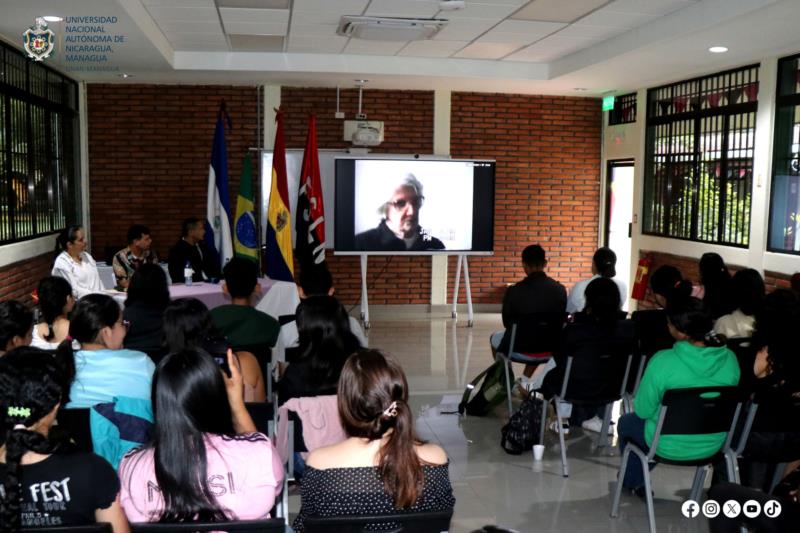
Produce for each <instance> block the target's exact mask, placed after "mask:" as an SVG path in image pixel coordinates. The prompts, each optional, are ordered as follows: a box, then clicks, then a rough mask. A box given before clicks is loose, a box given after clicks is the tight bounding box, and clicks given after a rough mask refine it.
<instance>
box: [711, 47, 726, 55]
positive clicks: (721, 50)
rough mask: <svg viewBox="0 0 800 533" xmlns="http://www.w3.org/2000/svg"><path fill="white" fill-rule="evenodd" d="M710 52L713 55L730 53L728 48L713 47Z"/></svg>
mask: <svg viewBox="0 0 800 533" xmlns="http://www.w3.org/2000/svg"><path fill="white" fill-rule="evenodd" d="M708 51H709V52H711V53H712V54H723V53H725V52H727V51H728V47H727V46H712V47H711V48H709V49H708Z"/></svg>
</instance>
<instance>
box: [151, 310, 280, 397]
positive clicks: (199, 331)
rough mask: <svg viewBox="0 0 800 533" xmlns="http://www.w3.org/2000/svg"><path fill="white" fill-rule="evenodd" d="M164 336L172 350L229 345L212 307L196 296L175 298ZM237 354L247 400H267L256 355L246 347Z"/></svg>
mask: <svg viewBox="0 0 800 533" xmlns="http://www.w3.org/2000/svg"><path fill="white" fill-rule="evenodd" d="M164 339H165V343H166V347H167V350H168V351H169V352H170V353H172V352H178V351H181V350H186V349H190V348H204V349H207V350H209V349H212V346H219V345H220V344H222V345H225V347H227V346H228V345H229V343H228V341H227V339H225V337H224V336H223V335H222V334H221V333H220V332H219V331H218V330H217V328H216V327H215V326H214V321H213V319H212V318H211V313H210V312H209V311H208V307H206V305H205V304H204V303H203V302H201V301H200V300H198V299H196V298H179V299H177V300H173V301H172V302H170V304H169V305H168V306H167V307H166V309H164ZM212 355H214V356H219V355H220V354H212ZM234 355H235V357H236V362H237V363H238V366H239V370H240V371H241V373H242V378H243V379H244V400H245V401H247V402H263V401H266V399H267V393H266V390H265V386H264V375H263V373H262V372H261V366H260V365H259V364H258V359H256V356H255V355H253V354H252V353H250V352H245V351H238V352H236V353H235V354H234Z"/></svg>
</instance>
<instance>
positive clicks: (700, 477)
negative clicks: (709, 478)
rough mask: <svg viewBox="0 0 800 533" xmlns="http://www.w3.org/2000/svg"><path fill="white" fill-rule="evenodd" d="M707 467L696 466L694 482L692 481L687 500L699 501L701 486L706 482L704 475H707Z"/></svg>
mask: <svg viewBox="0 0 800 533" xmlns="http://www.w3.org/2000/svg"><path fill="white" fill-rule="evenodd" d="M708 469H709V465H705V466H698V467H697V470H695V472H694V481H692V491H691V492H690V493H689V499H690V500H694V501H700V495H701V494H702V492H703V485H705V482H706V474H707V473H708Z"/></svg>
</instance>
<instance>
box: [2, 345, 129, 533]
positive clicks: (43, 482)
mask: <svg viewBox="0 0 800 533" xmlns="http://www.w3.org/2000/svg"><path fill="white" fill-rule="evenodd" d="M64 386H65V376H64V373H63V369H62V368H61V367H60V365H58V364H57V362H56V361H55V360H54V359H53V356H52V355H51V354H49V353H46V352H44V351H43V350H40V349H38V348H29V347H24V348H17V349H16V350H13V351H12V352H10V353H9V354H7V355H6V356H5V357H3V358H1V359H0V443H2V445H0V487H2V488H3V489H4V490H0V503H1V504H0V509H2V511H0V524H2V527H1V528H2V530H3V531H17V530H18V529H19V528H20V527H34V526H77V525H84V524H93V523H95V522H107V523H110V524H111V526H112V528H113V531H114V533H127V531H128V530H129V529H128V521H127V520H126V519H125V515H124V513H123V512H122V509H121V508H120V505H119V498H118V495H119V480H118V479H117V474H116V472H114V469H113V468H112V467H111V465H109V464H108V463H107V462H106V461H105V460H103V459H101V458H100V457H98V456H97V455H95V454H93V453H70V454H60V453H54V451H57V450H55V449H54V445H53V443H52V442H50V441H49V440H48V436H49V433H50V428H51V427H52V426H53V422H54V421H55V418H56V412H57V411H58V408H59V405H60V401H61V398H62V397H63V395H64V390H63V388H64ZM67 494H68V495H69V496H67V497H62V496H63V495H67Z"/></svg>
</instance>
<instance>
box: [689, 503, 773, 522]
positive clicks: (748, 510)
mask: <svg viewBox="0 0 800 533" xmlns="http://www.w3.org/2000/svg"><path fill="white" fill-rule="evenodd" d="M761 511H762V508H761V504H760V503H759V502H757V501H756V500H747V501H746V502H744V505H742V504H740V503H739V502H737V501H736V500H728V501H726V502H725V503H724V504H722V506H720V504H719V503H717V502H716V501H714V500H708V501H706V502H704V503H703V505H702V506H701V505H700V504H698V503H697V502H696V501H694V500H686V501H685V502H683V505H681V513H683V516H685V517H686V518H695V517H696V516H698V515H699V514H700V513H701V512H702V513H703V516H705V517H706V518H714V517H716V516H718V515H719V513H720V512H722V514H724V515H725V516H727V517H728V518H736V517H737V516H739V515H740V514H743V515H744V516H746V517H747V518H755V517H757V516H758V515H759V514H761ZM763 511H764V516H766V517H769V518H775V517H777V516H779V515H780V514H781V504H780V502H778V501H777V500H769V501H768V502H767V503H765V504H764V508H763Z"/></svg>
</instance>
